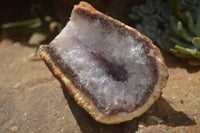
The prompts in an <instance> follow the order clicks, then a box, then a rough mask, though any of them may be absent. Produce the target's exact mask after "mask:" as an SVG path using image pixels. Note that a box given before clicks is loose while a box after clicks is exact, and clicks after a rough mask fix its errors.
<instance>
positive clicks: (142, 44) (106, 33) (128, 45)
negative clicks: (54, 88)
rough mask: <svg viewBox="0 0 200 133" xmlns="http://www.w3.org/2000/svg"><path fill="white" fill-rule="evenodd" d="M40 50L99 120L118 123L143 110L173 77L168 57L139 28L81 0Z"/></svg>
mask: <svg viewBox="0 0 200 133" xmlns="http://www.w3.org/2000/svg"><path fill="white" fill-rule="evenodd" d="M40 55H41V57H42V58H43V59H44V61H45V62H46V64H47V66H48V67H49V68H50V70H51V71H52V72H53V74H54V75H55V76H56V77H57V78H58V79H59V81H60V82H62V84H64V85H65V86H66V88H67V89H68V91H69V93H70V94H71V95H72V97H73V98H74V99H75V100H76V102H77V103H78V104H79V105H80V106H81V107H82V108H84V109H85V110H86V111H87V112H88V113H89V114H90V115H91V116H92V117H93V118H94V119H95V120H96V121H98V122H101V123H106V124H115V123H120V122H123V121H128V120H131V119H133V118H134V117H137V116H140V115H141V114H142V113H144V112H145V111H146V110H147V109H148V108H149V107H150V106H151V105H152V104H153V103H154V102H155V100H156V99H158V97H159V96H160V94H161V89H162V88H163V87H164V86H165V85H166V82H167V78H168V71H167V67H166V65H165V64H164V61H163V57H162V55H161V54H160V51H159V50H158V48H157V47H155V46H154V45H153V44H152V41H151V40H150V39H148V38H147V37H145V36H143V35H141V34H140V33H139V32H138V31H136V30H135V29H133V28H131V27H129V26H127V25H125V24H123V23H121V22H119V21H117V20H115V19H113V18H110V17H108V16H106V15H104V14H103V13H101V12H99V11H97V10H95V9H94V8H93V7H92V6H91V5H89V4H87V3H85V2H81V3H80V4H79V5H76V6H75V7H74V9H73V11H72V14H71V18H70V21H69V22H68V23H67V25H66V27H65V28H64V29H63V30H62V32H61V33H60V34H59V35H58V36H57V37H56V38H55V39H54V40H53V41H52V42H51V43H50V44H49V45H47V46H41V48H40Z"/></svg>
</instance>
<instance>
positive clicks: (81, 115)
mask: <svg viewBox="0 0 200 133" xmlns="http://www.w3.org/2000/svg"><path fill="white" fill-rule="evenodd" d="M62 89H63V93H64V95H65V98H66V100H67V101H68V105H69V107H70V109H71V111H72V113H73V115H74V117H75V119H76V121H77V123H78V125H79V127H80V129H81V131H82V132H83V133H94V132H95V133H112V132H113V133H127V132H128V133H134V132H135V131H137V130H138V124H139V123H143V124H144V125H145V126H149V125H157V124H165V125H168V126H172V127H176V126H189V125H195V124H196V122H195V121H194V120H192V119H190V118H189V117H188V116H187V115H186V114H184V113H183V112H179V111H175V110H174V109H173V108H172V107H171V106H170V105H169V103H167V101H166V100H165V99H164V98H163V97H160V98H159V100H158V101H157V102H155V103H154V104H153V105H152V106H151V108H150V109H149V110H148V111H147V112H146V113H144V114H143V115H142V116H140V117H138V118H135V119H133V120H131V121H128V122H124V123H121V124H116V125H106V124H101V123H98V122H96V121H95V120H94V119H92V118H91V117H90V116H89V115H88V114H87V112H86V111H85V110H84V109H82V108H81V107H80V106H79V105H78V104H77V103H76V102H75V101H74V99H73V98H72V97H71V96H70V95H69V94H68V91H67V90H66V89H65V87H63V86H62ZM152 116H153V117H152ZM152 118H158V120H159V121H160V120H161V123H159V122H158V121H157V120H155V119H152Z"/></svg>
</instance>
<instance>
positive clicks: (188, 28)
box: [169, 0, 200, 65]
mask: <svg viewBox="0 0 200 133" xmlns="http://www.w3.org/2000/svg"><path fill="white" fill-rule="evenodd" d="M170 5H171V7H172V8H171V9H172V12H173V13H174V14H175V16H172V17H171V30H172V31H173V33H174V34H175V36H174V37H170V41H171V42H172V43H173V44H174V48H170V49H169V50H170V52H171V53H172V54H174V55H175V56H177V57H180V58H186V59H189V60H188V63H189V65H200V1H199V0H193V1H189V0H182V1H180V0H170ZM172 5H173V6H172ZM174 6H176V7H178V8H174ZM181 12H183V13H181Z"/></svg>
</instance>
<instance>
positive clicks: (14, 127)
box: [11, 126, 19, 132]
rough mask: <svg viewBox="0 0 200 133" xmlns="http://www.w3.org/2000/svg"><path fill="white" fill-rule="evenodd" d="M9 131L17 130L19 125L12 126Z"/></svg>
mask: <svg viewBox="0 0 200 133" xmlns="http://www.w3.org/2000/svg"><path fill="white" fill-rule="evenodd" d="M11 131H13V132H17V131H19V127H18V126H12V127H11Z"/></svg>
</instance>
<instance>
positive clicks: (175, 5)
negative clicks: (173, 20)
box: [169, 0, 187, 23]
mask: <svg viewBox="0 0 200 133" xmlns="http://www.w3.org/2000/svg"><path fill="white" fill-rule="evenodd" d="M169 2H170V7H171V9H172V13H173V14H174V15H175V16H176V17H177V18H178V19H179V20H181V21H182V22H184V23H187V21H186V19H185V17H184V16H183V15H182V14H181V12H180V10H179V4H180V0H170V1H169Z"/></svg>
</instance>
